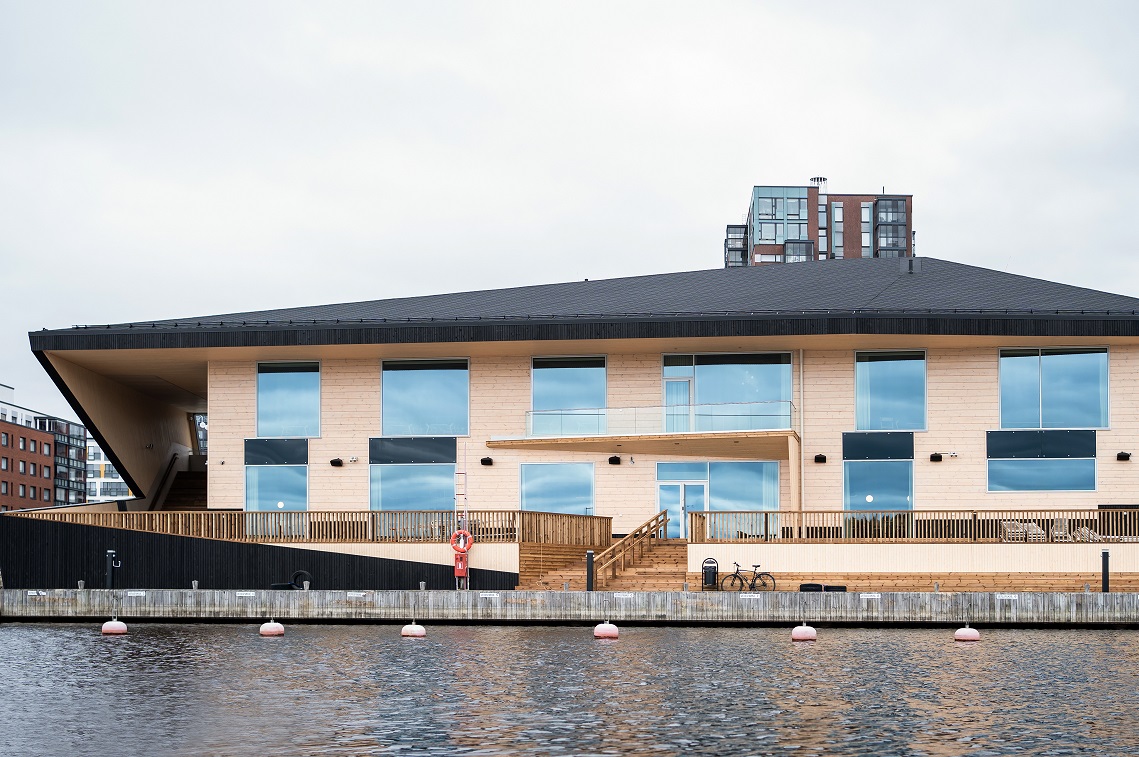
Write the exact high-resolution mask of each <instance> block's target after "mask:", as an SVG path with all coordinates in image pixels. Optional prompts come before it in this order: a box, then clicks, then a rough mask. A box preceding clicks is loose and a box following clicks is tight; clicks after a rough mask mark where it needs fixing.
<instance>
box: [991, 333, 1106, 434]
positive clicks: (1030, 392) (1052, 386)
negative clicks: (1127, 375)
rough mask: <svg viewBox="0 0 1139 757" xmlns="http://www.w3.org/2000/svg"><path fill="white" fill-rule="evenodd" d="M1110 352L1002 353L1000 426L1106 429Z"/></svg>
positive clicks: (1066, 350)
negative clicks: (1108, 354) (1108, 358)
mask: <svg viewBox="0 0 1139 757" xmlns="http://www.w3.org/2000/svg"><path fill="white" fill-rule="evenodd" d="M1107 370H1108V366H1107V350H1106V349H1102V348H1091V349H1085V348H1053V349H1004V350H1001V351H1000V385H1001V428H1107V425H1108V387H1107Z"/></svg>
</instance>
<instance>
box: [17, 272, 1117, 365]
mask: <svg viewBox="0 0 1139 757" xmlns="http://www.w3.org/2000/svg"><path fill="white" fill-rule="evenodd" d="M911 262H913V263H916V264H917V265H916V268H917V270H916V271H915V272H910V271H909V264H910V263H911ZM1137 313H1139V299H1137V298H1134V297H1126V296H1123V295H1118V294H1111V293H1107V292H1100V291H1096V290H1093V289H1085V288H1082V287H1075V286H1069V285H1067V284H1058V283H1055V282H1051V281H1044V280H1042V279H1034V278H1030V277H1027V276H1017V275H1014V274H1009V273H1003V272H1000V271H994V270H990V269H987V268H980V267H977V266H970V265H964V264H961V263H954V262H950V261H946V260H938V259H934V258H921V259H917V260H914V261H909V260H897V259H872V258H871V259H863V258H856V259H849V260H828V261H816V262H807V263H793V264H781V265H768V266H757V267H746V268H719V269H713V270H706V271H691V272H685V273H665V274H656V275H651V276H634V277H629V278H620V279H605V280H599V281H575V282H569V283H563V284H547V285H542V286H528V287H514V288H509V289H492V290H483V291H476V292H462V293H456V294H440V295H430V296H423V297H406V298H397V299H388V300H373V301H368V302H353V303H344V304H334V305H316V306H307V307H296V308H283V309H278V310H263V311H252V312H244V313H230V314H225V315H212V316H197V317H192V318H181V319H176V320H164V321H145V322H135V323H129V324H115V325H109V326H81V327H74V328H71V329H60V330H55V331H43V332H33V333H32V334H31V337H32V343H33V349H83V348H84V347H78V346H64V345H65V344H67V345H71V344H72V343H73V342H72V340H71V339H67V338H66V337H78V336H81V335H84V336H86V337H92V336H95V335H102V336H103V337H109V336H111V335H123V336H125V337H132V336H133V337H138V336H139V334H140V332H142V333H146V334H149V335H151V337H150V338H147V339H146V345H145V346H191V345H197V346H229V345H237V344H275V343H277V342H276V341H274V340H269V341H268V342H267V341H266V339H264V338H257V339H254V338H252V337H248V336H247V337H241V338H232V337H231V338H225V339H220V338H204V337H203V338H201V339H184V338H175V339H172V340H160V341H161V343H157V342H155V340H154V338H153V337H156V336H157V335H158V334H172V333H174V334H185V333H189V332H193V333H202V332H209V333H213V334H220V333H227V334H233V333H235V332H244V333H247V334H249V333H254V332H255V333H259V334H262V335H265V334H267V333H269V332H278V331H282V330H284V331H289V332H296V331H297V330H304V331H306V333H307V334H308V337H307V338H304V339H298V338H296V337H293V338H290V339H286V340H285V342H281V343H288V344H298V343H299V344H322V343H325V344H326V343H361V342H371V341H384V342H387V341H469V340H483V339H525V338H621V337H629V336H637V335H641V336H671V335H673V334H674V333H677V330H676V328H671V329H663V330H662V329H660V328H656V329H646V328H642V329H640V331H641V332H643V333H639V334H638V333H634V332H635V331H637V330H636V329H630V328H627V327H628V326H630V325H631V324H633V323H639V324H647V323H655V324H664V323H669V324H673V325H674V326H675V324H677V323H681V322H705V323H706V322H708V321H719V322H722V323H727V322H734V321H748V322H752V323H755V322H759V321H772V320H783V321H786V320H788V319H811V320H815V321H819V320H820V319H821V318H822V317H823V316H829V317H831V320H830V321H829V325H828V326H826V329H827V330H824V331H820V330H819V328H818V327H811V326H803V327H800V328H794V329H790V330H787V329H784V330H783V331H782V332H781V333H836V331H835V329H836V328H837V329H838V333H852V332H857V333H867V332H869V333H984V327H979V326H976V325H975V326H974V327H973V328H966V327H964V326H963V324H965V323H967V322H972V323H974V324H976V323H978V322H980V321H985V322H989V321H991V320H992V319H998V320H1002V321H1008V320H1010V319H1012V320H1017V319H1021V320H1024V319H1027V320H1031V321H1034V322H1037V323H1042V322H1053V323H1054V322H1059V321H1070V320H1073V319H1077V320H1084V321H1089V320H1096V321H1097V322H1104V321H1112V322H1118V321H1121V320H1122V321H1127V322H1132V321H1134V320H1135V316H1136V314H1137ZM836 317H845V318H843V319H842V320H843V322H844V323H845V322H846V321H848V320H850V319H854V321H862V322H863V325H862V327H858V328H852V327H850V326H849V325H845V326H844V325H839V323H838V322H837V321H834V320H833V319H834V318H836ZM915 319H918V320H922V319H924V320H925V321H927V324H926V326H924V327H918V326H916V325H914V324H916V321H915ZM947 319H948V320H951V321H953V322H955V323H958V324H959V327H958V328H952V329H949V330H948V331H946V330H939V329H940V327H936V326H932V325H930V324H932V323H935V322H936V323H943V324H944V323H946V322H947ZM870 320H876V321H877V322H878V323H877V325H876V326H873V327H869V326H867V323H866V322H868V321H870ZM887 320H894V321H897V320H906V321H910V322H912V323H911V325H910V326H909V327H906V328H902V329H901V330H895V329H894V328H892V327H889V326H888V325H887ZM542 322H544V323H547V324H548V323H551V322H556V323H561V324H566V325H572V326H575V327H577V329H576V331H577V333H578V335H577V336H570V335H569V332H563V333H562V334H561V335H560V336H555V335H553V334H550V335H548V336H543V335H540V334H538V333H537V332H534V333H530V334H529V335H527V334H526V333H524V332H525V331H526V329H525V328H521V327H522V326H525V325H526V324H530V330H531V331H533V329H534V328H537V324H539V323H542ZM439 324H464V325H467V326H466V330H465V331H464V332H462V333H460V332H452V333H450V334H443V333H442V332H439V333H438V334H436V335H435V336H430V335H428V334H426V333H425V332H423V333H420V334H419V335H418V336H413V335H411V334H406V333H405V334H403V337H411V338H396V331H395V330H394V329H403V330H404V331H407V329H408V328H410V327H414V326H419V327H427V326H430V327H436V326H437V325H439ZM501 324H513V325H515V326H516V327H517V328H513V329H511V330H510V331H509V333H507V332H503V331H502V330H501V328H500V327H501ZM589 324H593V325H600V324H606V325H609V326H615V325H621V324H624V325H625V326H626V328H617V329H612V328H609V329H603V330H602V331H600V332H596V333H595V334H593V335H584V332H582V329H583V328H584V327H586V326H587V325H589ZM476 325H481V326H482V328H483V331H481V332H480V331H479V328H478V327H477V326H476ZM491 328H495V329H498V330H499V331H498V333H490V332H489V331H486V329H491ZM520 328H521V330H519V329H520ZM978 328H979V329H981V330H980V331H978V330H977V329H978ZM988 328H990V330H991V327H988ZM1118 328H1119V327H1118V326H1117V327H1115V331H1113V333H1118ZM1127 328H1128V329H1130V328H1131V327H1130V326H1128V327H1127ZM352 330H355V332H356V333H354V334H353V333H352ZM706 331H707V333H703V332H702V333H695V332H691V331H689V332H686V333H691V335H693V336H699V335H713V334H712V332H713V331H715V329H710V330H709V329H706ZM745 331H746V330H745ZM333 332H335V333H336V334H337V336H335V337H330V336H329V335H330V334H331V333H333ZM650 332H651V333H650ZM665 332H669V333H665ZM717 333H718V335H722V334H723V331H722V329H721V331H720V332H717ZM736 333H742V332H736ZM751 333H756V334H759V333H773V332H772V330H771V329H770V328H768V329H766V330H764V329H760V330H758V331H753V332H751ZM1097 333H1098V332H1097ZM1128 333H1130V331H1128ZM1088 335H1091V334H1088ZM60 338H63V339H60ZM81 341H83V342H88V343H89V345H93V344H94V343H90V342H89V340H88V339H83V340H81ZM113 341H114V344H115V346H117V347H123V346H125V345H126V344H127V343H128V342H129V343H132V344H135V343H137V344H136V346H140V347H141V346H144V344H143V343H142V342H139V341H138V339H127V340H126V341H123V340H113ZM104 345H105V347H104ZM100 347H104V348H113V347H111V342H108V341H107V340H106V339H103V340H102V343H101V344H100ZM85 348H87V349H90V348H92V346H88V347H85ZM95 348H99V347H95Z"/></svg>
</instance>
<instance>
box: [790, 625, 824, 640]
mask: <svg viewBox="0 0 1139 757" xmlns="http://www.w3.org/2000/svg"><path fill="white" fill-rule="evenodd" d="M818 636H819V635H818V634H817V633H815V629H814V628H812V627H811V626H809V625H807V624H806V622H804V623H803V625H801V626H795V628H794V629H792V631H791V641H815V640H816V639H818Z"/></svg>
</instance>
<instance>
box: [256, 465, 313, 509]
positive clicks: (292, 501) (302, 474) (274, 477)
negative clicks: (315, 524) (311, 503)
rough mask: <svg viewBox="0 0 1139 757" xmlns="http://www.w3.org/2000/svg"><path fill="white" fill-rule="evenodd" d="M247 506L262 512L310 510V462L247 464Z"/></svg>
mask: <svg viewBox="0 0 1139 757" xmlns="http://www.w3.org/2000/svg"><path fill="white" fill-rule="evenodd" d="M245 509H246V510H250V511H258V512H284V511H287V510H307V509H308V466H307V465H249V466H246V468H245Z"/></svg>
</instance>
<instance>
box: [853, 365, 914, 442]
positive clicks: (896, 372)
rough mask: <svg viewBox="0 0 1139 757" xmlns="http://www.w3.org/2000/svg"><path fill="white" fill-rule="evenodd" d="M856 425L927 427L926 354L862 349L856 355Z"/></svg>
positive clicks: (867, 428) (864, 428)
mask: <svg viewBox="0 0 1139 757" xmlns="http://www.w3.org/2000/svg"><path fill="white" fill-rule="evenodd" d="M854 382H855V392H854V395H855V403H854V404H855V428H857V429H858V430H859V431H890V430H895V429H902V430H914V431H921V430H924V429H925V354H924V353H921V352H859V353H857V354H856V356H855V364H854Z"/></svg>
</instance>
